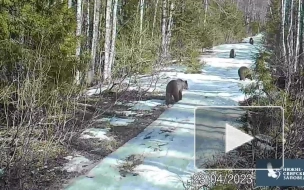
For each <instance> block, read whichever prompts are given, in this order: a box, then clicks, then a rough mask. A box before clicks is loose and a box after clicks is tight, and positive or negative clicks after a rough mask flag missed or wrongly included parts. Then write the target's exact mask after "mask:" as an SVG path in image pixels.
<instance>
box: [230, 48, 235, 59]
mask: <svg viewBox="0 0 304 190" xmlns="http://www.w3.org/2000/svg"><path fill="white" fill-rule="evenodd" d="M235 56H236V54H235V52H234V49H231V50H230V55H229V57H230V58H234V57H235Z"/></svg>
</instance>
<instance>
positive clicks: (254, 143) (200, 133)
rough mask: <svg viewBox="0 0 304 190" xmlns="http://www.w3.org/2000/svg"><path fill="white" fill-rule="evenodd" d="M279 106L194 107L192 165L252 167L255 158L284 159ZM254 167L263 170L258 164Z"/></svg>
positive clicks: (241, 168) (282, 131) (278, 165)
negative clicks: (193, 155)
mask: <svg viewBox="0 0 304 190" xmlns="http://www.w3.org/2000/svg"><path fill="white" fill-rule="evenodd" d="M283 123H284V110H283V109H282V107H279V106H273V107H269V106H268V107H261V106H229V107H219V106H214V107H198V108H197V109H196V110H195V142H194V143H195V165H196V167H197V168H200V169H204V170H208V169H209V170H228V169H234V170H256V169H257V168H256V160H259V159H280V160H281V162H280V163H279V164H277V165H276V168H273V169H280V168H282V167H283V165H284V164H283V163H284V156H283V155H284V152H283V151H284V145H283V138H284V128H283ZM258 170H267V167H266V166H265V168H258Z"/></svg>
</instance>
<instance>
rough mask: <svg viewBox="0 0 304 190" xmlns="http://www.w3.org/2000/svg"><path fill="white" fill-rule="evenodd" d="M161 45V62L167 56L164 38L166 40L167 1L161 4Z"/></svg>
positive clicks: (164, 0)
mask: <svg viewBox="0 0 304 190" xmlns="http://www.w3.org/2000/svg"><path fill="white" fill-rule="evenodd" d="M162 5H163V6H162V44H161V61H162V60H163V59H164V58H165V57H166V56H167V50H166V38H167V27H166V26H167V0H163V4H162Z"/></svg>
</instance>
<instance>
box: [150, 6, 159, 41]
mask: <svg viewBox="0 0 304 190" xmlns="http://www.w3.org/2000/svg"><path fill="white" fill-rule="evenodd" d="M158 2H159V0H156V3H155V9H154V15H153V24H152V37H153V34H154V29H155V23H156V16H157V9H158Z"/></svg>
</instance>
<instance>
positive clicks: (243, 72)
mask: <svg viewBox="0 0 304 190" xmlns="http://www.w3.org/2000/svg"><path fill="white" fill-rule="evenodd" d="M238 74H239V77H240V80H245V79H246V78H247V79H250V80H252V76H251V71H250V70H249V69H248V68H247V67H245V66H242V67H240V68H239V70H238Z"/></svg>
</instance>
